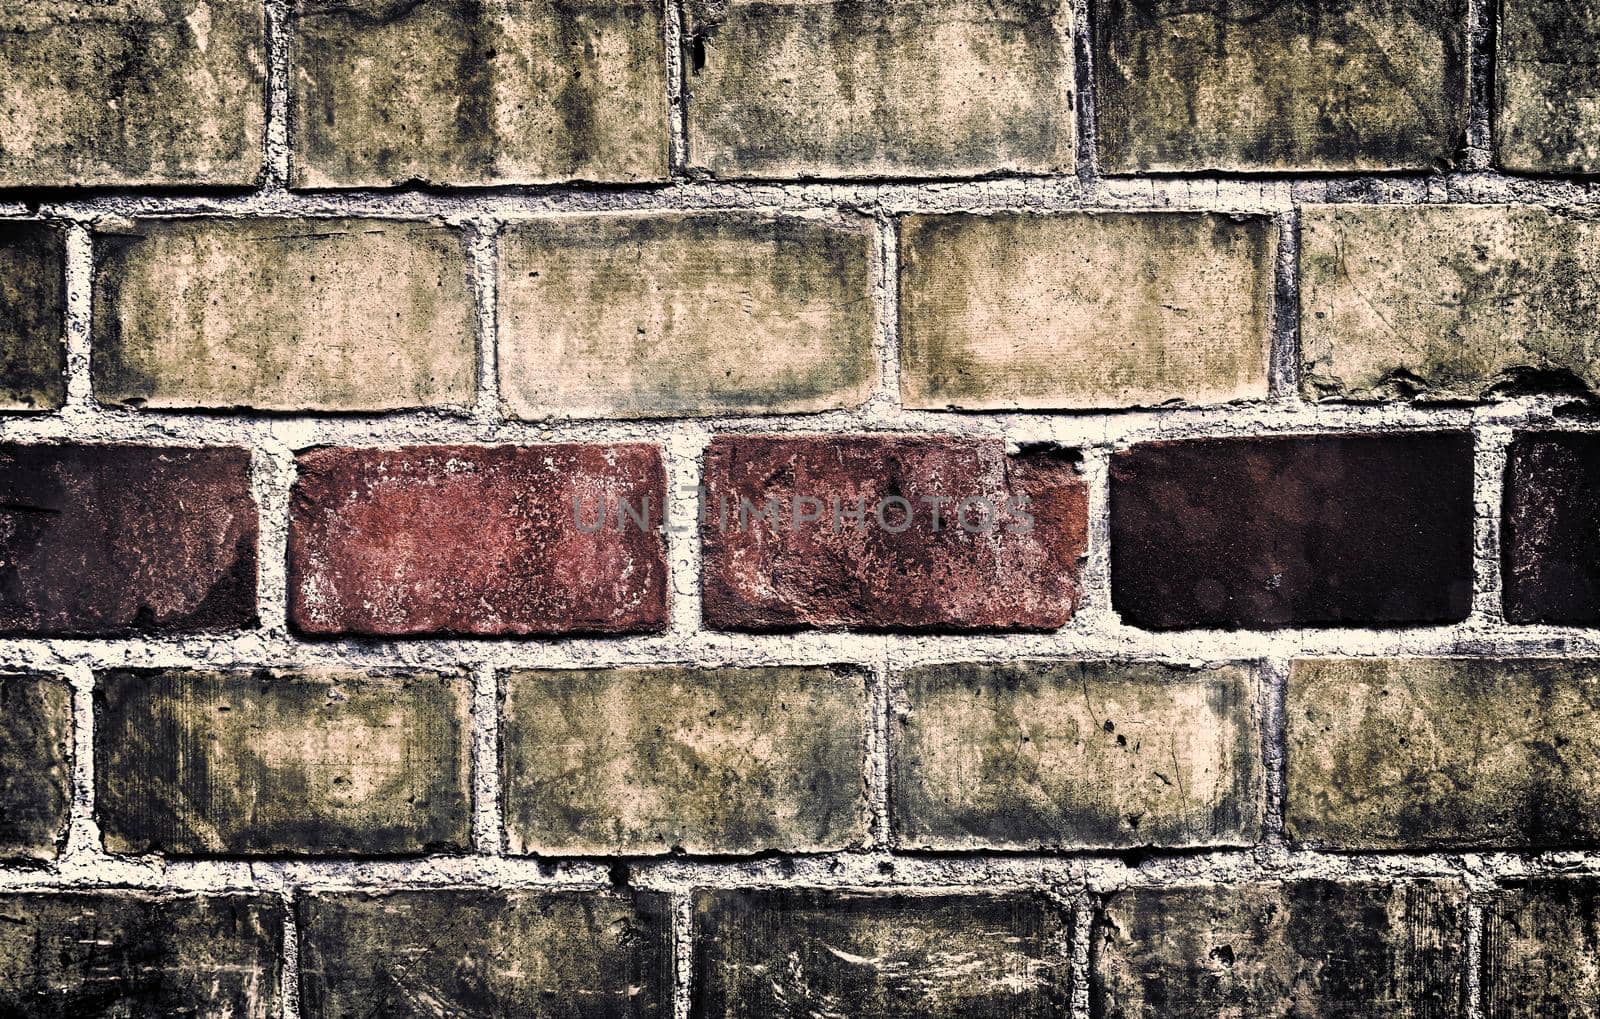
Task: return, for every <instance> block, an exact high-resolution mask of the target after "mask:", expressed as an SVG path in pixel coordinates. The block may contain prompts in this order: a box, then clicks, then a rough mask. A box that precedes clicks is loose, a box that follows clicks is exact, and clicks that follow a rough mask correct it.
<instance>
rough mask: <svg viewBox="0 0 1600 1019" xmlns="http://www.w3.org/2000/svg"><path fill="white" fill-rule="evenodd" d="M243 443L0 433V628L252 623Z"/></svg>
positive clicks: (252, 517) (250, 525) (78, 631)
mask: <svg viewBox="0 0 1600 1019" xmlns="http://www.w3.org/2000/svg"><path fill="white" fill-rule="evenodd" d="M250 486H251V482H250V454H249V452H248V451H246V450H243V449H236V448H231V447H223V448H212V449H179V448H168V447H154V446H118V445H107V446H98V445H59V446H18V445H7V446H0V633H8V634H19V635H20V634H37V635H60V636H66V635H82V636H116V635H124V634H138V633H173V632H182V631H214V630H229V629H234V628H238V627H249V626H254V625H255V620H256V528H257V522H256V506H255V501H254V498H253V496H252V494H251V487H250Z"/></svg>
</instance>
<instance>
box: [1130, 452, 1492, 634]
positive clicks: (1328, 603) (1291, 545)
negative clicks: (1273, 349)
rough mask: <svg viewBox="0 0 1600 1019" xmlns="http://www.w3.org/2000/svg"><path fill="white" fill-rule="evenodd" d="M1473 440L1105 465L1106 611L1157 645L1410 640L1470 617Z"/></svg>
mask: <svg viewBox="0 0 1600 1019" xmlns="http://www.w3.org/2000/svg"><path fill="white" fill-rule="evenodd" d="M1472 478H1473V469H1472V437H1471V436H1470V435H1467V434H1465V433H1453V432H1430V433H1411V434H1393V435H1353V436H1282V437H1271V438H1247V439H1202V440H1197V441H1191V442H1155V443H1147V444H1143V445H1138V446H1135V447H1133V448H1132V449H1130V450H1127V451H1125V452H1121V453H1118V454H1116V455H1115V456H1114V457H1113V458H1112V462H1111V601H1112V604H1113V605H1114V606H1115V608H1116V609H1117V611H1118V612H1120V613H1121V614H1122V618H1123V619H1124V620H1125V621H1126V622H1128V623H1131V624H1133V625H1135V626H1142V627H1146V628H1148V629H1154V630H1174V629H1183V628H1185V627H1219V628H1224V629H1250V628H1254V629H1273V628H1276V627H1286V626H1402V625H1420V624H1428V623H1449V622H1456V621H1459V620H1462V619H1465V618H1466V617H1467V613H1468V612H1469V611H1470V610H1471V607H1472V526H1473V502H1472Z"/></svg>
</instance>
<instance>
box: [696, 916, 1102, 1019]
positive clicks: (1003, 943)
mask: <svg viewBox="0 0 1600 1019" xmlns="http://www.w3.org/2000/svg"><path fill="white" fill-rule="evenodd" d="M694 920H695V933H694V956H693V959H694V963H693V973H694V977H693V988H692V991H691V994H692V999H693V1003H692V1005H691V1010H690V1015H691V1016H692V1017H693V1019H741V1017H746V1016H762V1017H765V1019H814V1017H816V1016H838V1015H848V1016H850V1017H851V1019H1046V1017H1051V1019H1054V1017H1058V1016H1065V1015H1067V1014H1069V1013H1068V1009H1069V1007H1070V997H1069V993H1070V992H1069V990H1068V983H1069V972H1070V970H1071V959H1072V952H1071V946H1070V944H1069V937H1070V930H1069V927H1070V916H1069V915H1068V913H1067V911H1066V910H1064V909H1062V908H1061V907H1059V906H1057V905H1055V904H1053V903H1052V902H1050V901H1049V900H1048V899H1046V898H1045V897H1044V896H1043V895H1040V894H1037V893H1031V892H1016V893H995V894H948V893H946V894H933V895H914V894H898V893H868V892H834V891H819V890H811V889H772V890H764V891H748V890H731V891H702V892H697V893H696V894H695V897H694Z"/></svg>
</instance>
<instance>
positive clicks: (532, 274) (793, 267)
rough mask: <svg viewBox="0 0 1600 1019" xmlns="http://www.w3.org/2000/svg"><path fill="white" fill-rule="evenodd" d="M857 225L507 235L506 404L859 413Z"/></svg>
mask: <svg viewBox="0 0 1600 1019" xmlns="http://www.w3.org/2000/svg"><path fill="white" fill-rule="evenodd" d="M869 227H870V223H869V221H868V220H866V219H864V218H861V217H852V218H851V219H850V220H847V221H846V222H844V223H840V224H834V223H824V222H817V221H814V220H802V219H795V218H777V219H772V218H767V217H747V216H742V215H727V214H723V215H706V214H700V215H666V216H663V215H651V216H614V215H613V216H593V217H589V216H585V217H561V218H551V219H544V220H537V221H533V222H529V223H521V224H517V225H515V226H512V227H510V228H509V229H508V230H507V231H506V233H505V234H504V235H503V236H502V237H501V239H500V258H501V268H502V280H503V282H502V284H501V287H500V304H499V308H500V357H501V360H502V363H503V379H504V382H503V387H504V388H503V393H504V396H505V399H506V403H507V406H508V408H509V409H510V411H511V413H512V414H514V415H515V416H517V417H521V418H537V417H544V416H571V417H671V416H699V415H707V414H721V413H730V414H739V413H792V412H797V411H815V410H827V409H830V408H834V407H854V406H859V405H860V404H861V403H862V402H863V401H864V400H865V399H866V397H867V395H868V394H869V393H870V391H871V389H872V386H873V383H874V382H875V381H876V377H875V372H876V363H875V361H874V359H873V353H872V338H873V333H874V331H875V330H876V328H877V324H876V320H875V319H874V317H873V309H872V301H871V294H872V276H873V272H872V260H873V258H874V252H873V238H872V234H871V231H870V229H869Z"/></svg>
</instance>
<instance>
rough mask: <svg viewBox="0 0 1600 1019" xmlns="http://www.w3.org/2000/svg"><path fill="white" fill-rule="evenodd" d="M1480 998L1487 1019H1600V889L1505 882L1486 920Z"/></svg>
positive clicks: (1575, 880)
mask: <svg viewBox="0 0 1600 1019" xmlns="http://www.w3.org/2000/svg"><path fill="white" fill-rule="evenodd" d="M1482 993H1483V1014H1484V1016H1486V1017H1487V1019H1558V1017H1559V1019H1593V1017H1594V1016H1597V1015H1600V884H1597V883H1596V882H1595V880H1594V879H1593V878H1583V877H1557V878H1542V879H1534V880H1521V881H1512V882H1509V883H1508V886H1507V887H1506V888H1504V889H1502V890H1501V891H1500V892H1499V893H1498V894H1497V895H1496V896H1495V898H1494V900H1493V901H1492V902H1491V903H1490V905H1489V908H1488V910H1487V912H1486V915H1485V917H1484V924H1483V992H1482Z"/></svg>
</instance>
